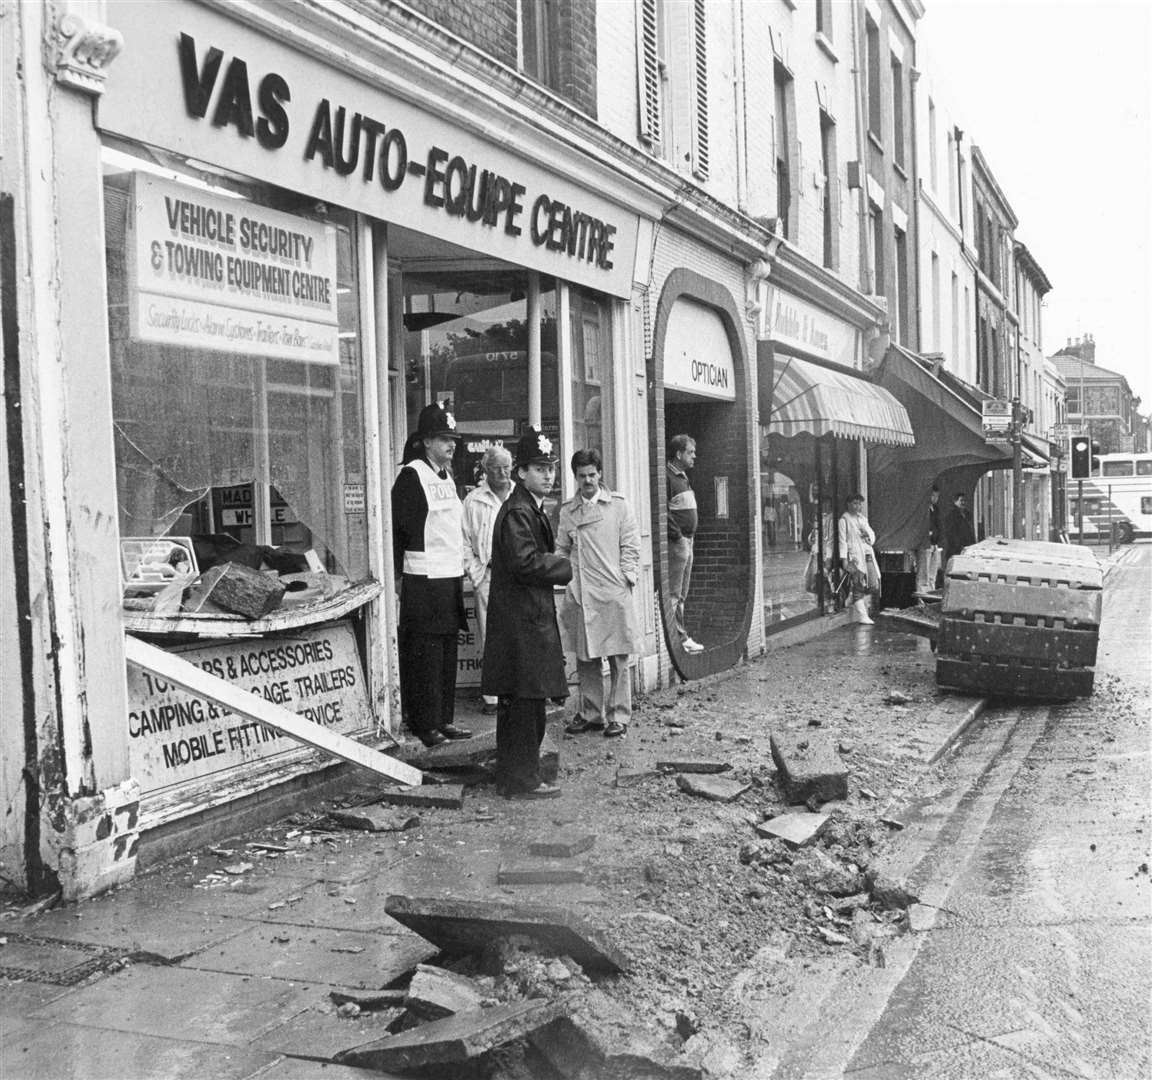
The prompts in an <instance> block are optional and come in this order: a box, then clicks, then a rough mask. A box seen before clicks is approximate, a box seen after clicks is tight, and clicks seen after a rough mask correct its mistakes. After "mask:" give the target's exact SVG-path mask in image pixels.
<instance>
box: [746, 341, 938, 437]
mask: <svg viewBox="0 0 1152 1080" xmlns="http://www.w3.org/2000/svg"><path fill="white" fill-rule="evenodd" d="M775 375H776V379H775V384H774V385H773V387H772V405H771V411H770V413H769V415H768V416H767V417H765V416H763V415H761V417H760V422H761V424H763V425H764V427H765V428H766V430H767V433H768V434H769V435H785V436H788V435H800V434H802V433H805V432H806V433H808V434H810V435H816V436H820V435H828V434H832V435H838V436H840V438H842V439H864V440H865V441H866V442H874V443H882V444H884V445H886V446H914V445H915V443H916V439H915V438H914V436H913V434H912V422H911V421H910V420H909V419H908V413H907V412H906V411H905V409H904V406H903V405H901V404H900V402H898V401H897V400H896V399H895V398H894V397H893V396H892V395H891V394H890V393H889V392H888V391H887V390H885V389H884V388H883V387H882V386H877V385H876V384H875V383H870V382H866V381H865V380H864V379H861V378H858V377H857V376H855V375H852V374H850V373H848V372H847V371H834V370H832V369H831V368H826V367H821V366H820V365H818V364H811V363H808V362H807V361H806V360H798V359H796V358H795V357H793V356H780V355H777V357H776V373H775Z"/></svg>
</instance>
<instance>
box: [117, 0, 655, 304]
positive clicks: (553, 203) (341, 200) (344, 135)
mask: <svg viewBox="0 0 1152 1080" xmlns="http://www.w3.org/2000/svg"><path fill="white" fill-rule="evenodd" d="M107 19H108V21H109V23H110V24H111V25H113V26H115V27H116V29H117V30H119V31H120V32H121V33H122V34H123V36H124V41H125V44H124V52H125V55H131V56H133V57H135V58H136V62H135V63H134V64H131V65H124V66H123V67H121V68H119V69H118V70H117V72H116V76H117V77H116V78H115V79H110V80H109V84H108V88H107V91H106V93H105V95H104V96H103V97H102V98H101V101H100V109H99V115H98V123H99V127H100V128H101V130H103V131H106V132H110V133H115V134H117V135H120V136H122V137H124V138H128V139H136V140H140V141H141V142H144V143H148V144H151V145H153V146H160V147H164V148H166V149H170V150H174V151H176V152H178V153H180V154H183V155H185V156H187V157H190V158H195V159H197V160H200V161H205V162H210V163H212V164H214V165H220V166H223V167H225V168H228V169H231V170H234V171H236V172H238V173H240V174H242V175H246V176H251V177H253V178H255V179H258V180H267V181H269V182H271V183H274V184H276V185H277V186H279V187H282V188H287V189H288V190H293V191H299V192H303V193H306V194H307V195H309V196H310V197H312V198H316V199H318V200H321V201H323V202H330V203H332V204H333V205H336V206H345V207H350V208H353V209H356V210H358V211H360V212H362V213H365V214H368V215H370V216H372V217H375V218H378V219H381V220H385V221H396V222H400V223H402V224H403V225H404V226H405V227H406V228H409V229H412V230H413V231H416V232H422V233H425V234H427V235H430V236H435V237H439V238H441V239H445V240H449V241H451V242H453V243H456V244H460V245H462V246H464V247H468V248H471V249H473V250H476V251H481V252H483V253H484V254H485V255H487V256H489V257H492V258H499V259H504V260H505V261H508V262H511V263H514V264H519V265H522V266H527V267H531V268H533V269H538V270H541V271H543V272H545V273H549V274H555V275H556V276H557V277H560V278H563V279H564V280H567V281H573V282H576V283H578V284H582V285H588V286H591V287H593V288H597V289H600V290H603V291H605V292H609V293H612V294H613V295H616V296H628V295H630V292H631V286H632V274H633V269H634V263H635V254H636V245H637V237H638V223H639V217H638V215H637V214H635V213H629V212H628V211H626V210H624V209H623V208H621V207H620V206H619V205H618V204H615V203H613V202H611V201H609V200H608V199H606V198H605V197H604V196H603V194H601V193H600V192H599V191H596V190H592V189H589V188H586V187H581V186H579V185H577V184H574V183H573V182H572V181H571V179H569V178H568V177H567V176H566V175H565V174H564V173H563V171H562V163H557V167H556V168H548V167H546V166H543V165H541V164H539V162H541V161H543V160H545V155H544V154H543V153H541V154H539V155H529V154H525V155H524V156H520V155H514V154H512V153H509V151H508V149H507V147H506V146H505V145H502V144H501V141H500V137H499V125H498V124H493V125H492V127H493V130H494V132H496V134H494V135H493V136H492V137H491V138H484V137H482V136H481V135H478V134H476V133H475V132H474V131H473V130H468V129H467V128H466V127H465V126H463V125H461V124H459V123H458V122H455V121H453V120H452V119H450V118H448V117H446V116H444V115H443V114H442V113H438V112H436V111H434V110H433V109H432V108H430V107H429V105H428V104H426V103H421V102H420V101H419V95H420V89H421V88H419V87H411V86H407V85H405V86H397V87H396V89H397V90H398V91H400V92H399V93H389V92H388V91H387V90H386V89H385V88H384V87H382V86H381V85H379V84H376V83H371V82H366V81H361V80H359V79H356V78H353V77H352V76H351V75H349V74H348V73H347V72H344V71H341V70H339V69H338V68H335V67H330V66H328V65H326V64H325V63H323V62H322V61H320V60H317V59H315V58H313V57H310V56H307V55H305V54H304V53H301V52H296V51H294V50H293V49H291V48H289V47H287V46H286V45H284V43H283V42H282V41H281V40H279V36H278V35H270V34H261V33H259V32H258V31H256V30H254V29H252V28H250V27H247V26H244V25H242V24H241V23H239V22H233V21H232V20H230V19H228V18H226V17H224V16H222V15H221V14H220V13H219V12H216V11H213V10H211V9H210V8H207V7H205V6H202V5H199V4H192V3H182V2H179V0H169V2H166V3H164V4H140V3H136V2H127V0H125V2H117V0H111V2H110V3H108V5H107ZM410 94H411V96H409V95H410ZM429 100H430V101H431V100H432V99H431V98H429ZM541 149H543V148H541Z"/></svg>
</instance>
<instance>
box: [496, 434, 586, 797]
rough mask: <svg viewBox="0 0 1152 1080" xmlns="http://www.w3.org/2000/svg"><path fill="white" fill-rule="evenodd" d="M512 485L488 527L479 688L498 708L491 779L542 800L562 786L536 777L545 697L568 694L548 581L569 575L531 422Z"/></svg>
mask: <svg viewBox="0 0 1152 1080" xmlns="http://www.w3.org/2000/svg"><path fill="white" fill-rule="evenodd" d="M513 474H514V480H515V486H514V487H513V489H512V493H511V494H510V495H509V496H508V498H507V500H506V501H505V503H504V505H503V506H501V507H500V510H499V512H498V513H497V515H496V522H495V524H494V526H493V529H492V582H491V591H490V592H489V594H488V625H489V627H490V629H491V632H490V633H489V634H488V635H487V637H486V640H485V642H484V661H483V671H482V674H481V680H480V691H481V693H483V694H493V695H495V696H496V697H497V698H498V704H497V706H496V785H497V787H498V788H499V789H500V791H501V793H502V794H503V795H504V796H505V797H506V798H528V799H542V798H551V797H554V796H557V795H559V794H560V789H559V788H558V787H556V786H554V785H552V784H545V783H543V782H542V781H541V779H540V743H541V741H542V740H543V738H544V728H545V709H546V706H547V702H548V699H550V698H551V699H557V698H559V699H560V700H563V699H564V698H566V697H567V696H568V682H567V679H566V678H565V675H564V650H563V648H562V647H561V644H560V630H559V627H558V626H557V624H556V604H555V601H554V600H553V598H552V587H553V586H554V585H567V584H568V582H569V581H571V580H572V564H571V563H570V562H569V561H568V559H566V558H565V557H564V556H563V555H557V554H556V542H555V538H554V535H553V532H552V523H551V522H550V521H549V520H548V517H547V515H546V514H545V513H544V509H543V507H544V496H545V495H547V494H548V493H549V492H550V491H551V490H552V482H553V480H554V479H555V476H556V458H555V457H554V456H553V454H552V442H551V440H549V439H548V438H546V437H545V436H543V435H541V434H540V433H539V432H538V431H536V430H535V428H531V427H530V428H528V430H527V431H526V432H525V433H524V434H523V435H522V436H521V437H520V441H519V442H518V443H517V444H516V458H515V466H514V468H513Z"/></svg>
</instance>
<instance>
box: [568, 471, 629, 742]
mask: <svg viewBox="0 0 1152 1080" xmlns="http://www.w3.org/2000/svg"><path fill="white" fill-rule="evenodd" d="M572 473H573V475H574V476H575V477H576V497H575V498H573V499H570V500H569V501H568V502H566V503H565V504H564V505H563V506H562V507H561V508H560V526H559V528H558V529H557V535H556V552H557V554H560V555H567V556H569V557H570V558H571V560H572V580H571V581H570V582H569V583H568V589H567V592H566V593H565V595H564V606H563V608H562V609H561V613H560V625H561V629H562V631H563V634H564V644H565V646H566V648H568V649H569V650H570V651H572V652H574V653H575V654H576V670H577V672H578V673H579V675H580V710H579V712H578V713H577V714H576V716H575V717H573V719H572V720H571V721H570V722H569V723H568V725H567V726H566V727H565V729H564V730H565V731H567V732H568V734H569V735H579V734H580V733H581V732H583V731H603V732H604V735H605V737H607V738H613V737H616V736H620V735H625V734H627V731H628V724H629V722H630V721H631V719H632V681H631V678H630V676H629V674H628V656H629V654H630V653H633V652H636V651H637V650H638V648H639V637H640V628H639V626H638V625H637V620H636V605H635V602H634V601H633V599H632V590H633V589H634V588H635V587H636V582H637V580H638V576H639V573H640V529H639V527H638V526H637V524H636V518H635V517H634V516H633V514H632V511H631V510H630V509H629V508H628V503H627V502H626V501H625V499H624V496H623V495H621V494H619V493H618V492H615V491H609V490H608V488H606V487H605V486H604V485H603V484H602V483H601V476H602V475H603V464H602V462H601V458H600V451H599V450H577V451H576V453H575V454H573V455H572ZM604 658H607V660H608V668H609V690H608V701H607V703H605V701H604V674H603V671H602V669H601V661H602V660H603V659H604ZM605 720H607V723H605Z"/></svg>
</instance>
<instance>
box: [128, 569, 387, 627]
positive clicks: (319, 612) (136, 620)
mask: <svg viewBox="0 0 1152 1080" xmlns="http://www.w3.org/2000/svg"><path fill="white" fill-rule="evenodd" d="M382 591H383V587H382V586H381V585H380V583H379V582H378V581H362V582H361V583H360V584H359V585H353V586H351V587H350V588H347V589H345V590H344V591H343V592H340V593H337V594H336V595H335V596H331V597H329V598H328V599H327V600H317V601H314V602H313V603H311V604H301V605H300V606H299V607H290V608H282V609H280V610H278V611H274V612H272V613H271V614H269V615H265V616H264V617H263V618H262V619H246V618H245V617H244V616H243V615H229V614H225V613H220V612H211V613H207V612H203V613H202V612H191V611H182V612H179V613H178V614H175V615H150V614H148V613H147V612H141V611H125V612H124V629H125V630H127V631H128V632H129V633H133V634H154V635H168V634H192V635H194V636H195V637H201V638H229V637H253V636H255V635H257V634H271V633H275V632H276V631H281V630H297V629H300V628H301V627H304V626H311V625H313V624H314V623H321V622H329V621H331V620H332V619H340V618H343V617H344V616H345V615H347V614H349V613H350V612H352V611H355V610H356V609H357V608H359V607H363V606H364V605H365V604H367V603H368V602H369V601H370V600H375V599H376V597H377V596H379V595H380V593H381V592H382Z"/></svg>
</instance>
